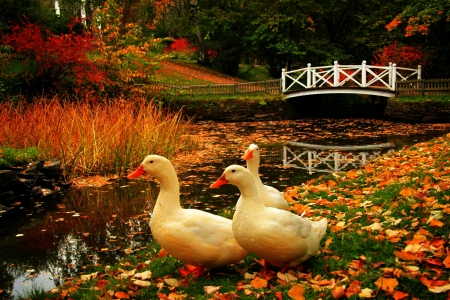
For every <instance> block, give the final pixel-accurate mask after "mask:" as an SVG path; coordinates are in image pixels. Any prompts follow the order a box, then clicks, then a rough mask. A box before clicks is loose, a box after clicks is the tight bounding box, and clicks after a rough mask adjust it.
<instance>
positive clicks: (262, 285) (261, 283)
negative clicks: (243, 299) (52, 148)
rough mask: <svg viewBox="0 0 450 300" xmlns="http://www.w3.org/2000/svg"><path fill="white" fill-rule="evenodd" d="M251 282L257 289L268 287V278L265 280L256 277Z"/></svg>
mask: <svg viewBox="0 0 450 300" xmlns="http://www.w3.org/2000/svg"><path fill="white" fill-rule="evenodd" d="M250 284H251V285H252V286H253V287H254V288H255V289H261V288H265V287H267V280H265V279H264V278H260V277H255V279H253V280H252V281H250Z"/></svg>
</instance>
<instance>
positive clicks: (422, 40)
mask: <svg viewBox="0 0 450 300" xmlns="http://www.w3.org/2000/svg"><path fill="white" fill-rule="evenodd" d="M58 4H59V8H60V10H59V11H60V13H59V14H57V13H56V11H55V1H53V0H4V1H1V3H0V33H1V36H2V39H1V41H2V45H1V46H0V47H1V48H0V50H1V51H2V52H4V53H6V55H5V54H4V55H3V60H2V64H1V65H0V99H5V98H11V97H14V96H15V95H17V94H18V92H20V94H21V95H22V96H23V95H25V96H27V97H32V96H35V95H42V94H52V93H53V94H55V93H56V94H59V95H64V94H65V95H70V97H85V96H88V97H89V98H90V99H91V100H92V99H98V98H103V97H111V96H113V97H114V96H117V95H125V96H129V95H135V94H139V95H146V96H148V95H150V96H151V97H155V90H154V88H153V89H152V88H151V86H152V84H154V83H157V82H158V81H167V78H166V77H164V78H161V77H160V76H159V75H158V69H159V68H160V65H161V62H162V61H164V60H167V59H168V58H181V59H186V60H190V61H195V62H196V63H198V64H201V65H203V66H208V67H211V68H214V69H216V70H218V71H220V72H222V73H224V74H227V75H231V76H237V75H239V74H240V68H242V64H243V63H244V64H245V63H246V64H249V65H255V64H257V65H259V66H263V67H265V68H266V69H267V70H268V74H269V75H270V76H271V77H273V78H280V75H281V69H282V68H287V69H288V70H290V69H295V68H301V67H305V66H306V65H307V64H308V63H311V64H312V65H314V66H318V65H319V66H320V65H324V66H326V65H331V64H333V62H334V61H338V62H339V63H340V64H361V62H362V61H363V60H366V61H367V63H368V64H372V65H384V66H385V65H387V64H388V63H389V62H393V63H396V64H397V65H399V66H402V67H414V68H417V65H419V64H420V65H422V68H423V70H424V77H425V78H444V77H449V76H450V70H449V68H448V67H449V66H450V56H449V55H448V53H450V22H449V21H450V9H449V8H450V3H449V2H448V1H447V0H435V1H427V2H426V1H420V0H414V1H409V0H408V1H406V0H396V1H374V0H368V1H363V2H361V1H352V0H349V1H337V0H319V1H299V0H289V1H211V0H200V1H195V0H107V1H105V2H103V0H90V1H86V0H60V1H59V2H58ZM81 11H83V12H84V14H83V15H82V14H81ZM82 17H85V18H84V19H83V18H82ZM17 55H19V56H20V57H21V58H24V59H25V60H24V61H23V60H21V62H20V63H17V61H16V60H14V57H17ZM24 62H25V63H24Z"/></svg>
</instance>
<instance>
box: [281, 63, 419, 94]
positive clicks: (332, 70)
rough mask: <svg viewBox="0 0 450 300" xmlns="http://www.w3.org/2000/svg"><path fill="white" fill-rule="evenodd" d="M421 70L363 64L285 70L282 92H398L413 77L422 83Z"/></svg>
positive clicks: (392, 65) (283, 71)
mask: <svg viewBox="0 0 450 300" xmlns="http://www.w3.org/2000/svg"><path fill="white" fill-rule="evenodd" d="M421 71H422V70H421V66H418V68H417V69H410V68H401V67H397V65H396V64H393V63H389V66H371V65H367V64H366V61H363V62H362V64H361V65H339V63H338V62H337V61H335V62H334V65H333V66H320V67H311V64H308V66H307V67H306V68H302V69H299V70H292V71H286V70H285V69H283V70H282V75H281V84H282V92H289V91H297V90H302V89H312V88H324V87H359V88H368V87H371V88H381V89H388V90H392V91H395V88H396V82H397V81H398V80H401V81H403V80H408V79H411V78H412V77H413V76H417V79H419V80H420V79H421V76H422V72H421Z"/></svg>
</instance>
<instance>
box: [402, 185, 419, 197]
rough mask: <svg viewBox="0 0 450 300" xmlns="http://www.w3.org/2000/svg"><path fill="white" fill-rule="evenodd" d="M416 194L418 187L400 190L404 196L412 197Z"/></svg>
mask: <svg viewBox="0 0 450 300" xmlns="http://www.w3.org/2000/svg"><path fill="white" fill-rule="evenodd" d="M416 194H417V191H416V189H414V188H412V187H407V188H404V189H403V190H401V191H400V195H402V196H403V197H411V196H415V195H416Z"/></svg>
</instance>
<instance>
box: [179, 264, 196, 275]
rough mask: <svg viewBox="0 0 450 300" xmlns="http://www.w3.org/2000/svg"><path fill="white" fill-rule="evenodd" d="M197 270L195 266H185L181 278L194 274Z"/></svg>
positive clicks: (181, 270)
mask: <svg viewBox="0 0 450 300" xmlns="http://www.w3.org/2000/svg"><path fill="white" fill-rule="evenodd" d="M196 270H197V267H196V266H193V265H185V266H184V268H181V269H180V270H179V271H180V273H181V276H183V277H186V276H188V275H189V274H194V272H195V271H196Z"/></svg>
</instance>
